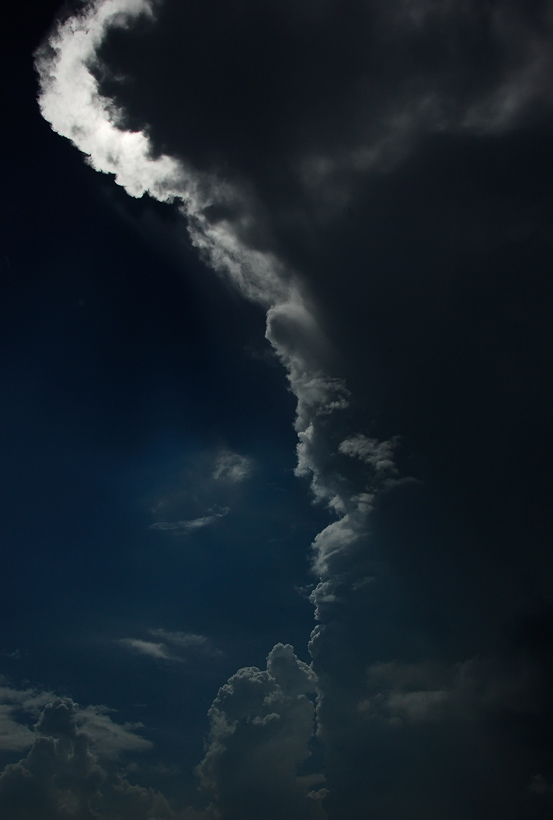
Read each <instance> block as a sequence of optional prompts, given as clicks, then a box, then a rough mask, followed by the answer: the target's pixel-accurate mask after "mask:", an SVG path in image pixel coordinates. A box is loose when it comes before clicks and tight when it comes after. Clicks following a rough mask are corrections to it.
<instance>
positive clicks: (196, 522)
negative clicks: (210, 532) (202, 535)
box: [150, 507, 230, 535]
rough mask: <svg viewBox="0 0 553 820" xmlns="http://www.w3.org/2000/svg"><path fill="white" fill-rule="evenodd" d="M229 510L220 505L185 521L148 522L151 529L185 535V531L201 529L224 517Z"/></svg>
mask: <svg viewBox="0 0 553 820" xmlns="http://www.w3.org/2000/svg"><path fill="white" fill-rule="evenodd" d="M229 512H230V507H222V508H221V509H220V510H217V512H213V513H211V514H210V515H203V516H201V517H200V518H191V519H188V520H186V521H158V522H157V523H156V524H150V529H151V530H158V531H159V532H172V533H174V534H175V535H186V534H187V533H190V532H194V531H195V530H201V529H203V528H204V527H209V526H211V524H215V522H216V521H218V519H219V518H224V517H225V515H228V514H229Z"/></svg>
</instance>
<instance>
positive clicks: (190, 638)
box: [149, 629, 223, 657]
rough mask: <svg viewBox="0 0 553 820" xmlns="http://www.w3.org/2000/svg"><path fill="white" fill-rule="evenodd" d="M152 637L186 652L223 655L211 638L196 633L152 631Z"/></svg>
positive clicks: (214, 655)
mask: <svg viewBox="0 0 553 820" xmlns="http://www.w3.org/2000/svg"><path fill="white" fill-rule="evenodd" d="M149 633H150V635H152V636H153V637H155V638H161V639H162V640H163V641H164V642H165V643H166V644H167V643H168V644H170V645H171V646H174V647H177V648H178V649H180V650H182V651H184V652H193V653H196V654H200V655H208V656H213V657H217V656H219V655H222V654H223V653H222V652H221V650H220V649H218V648H217V647H216V646H214V645H213V641H212V640H211V638H208V637H206V636H205V635H197V634H196V633H194V632H168V631H167V630H165V629H150V630H149Z"/></svg>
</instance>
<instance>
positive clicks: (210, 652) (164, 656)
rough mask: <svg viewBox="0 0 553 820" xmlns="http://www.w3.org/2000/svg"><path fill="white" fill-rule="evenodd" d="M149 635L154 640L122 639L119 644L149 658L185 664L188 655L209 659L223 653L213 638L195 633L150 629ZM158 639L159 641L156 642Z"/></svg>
mask: <svg viewBox="0 0 553 820" xmlns="http://www.w3.org/2000/svg"><path fill="white" fill-rule="evenodd" d="M148 635H150V636H151V638H153V639H154V640H143V639H141V638H120V639H119V640H118V641H117V643H118V644H119V645H120V646H124V647H125V648H126V649H130V650H131V651H132V652H136V653H138V654H139V655H145V656H146V657H148V658H152V659H154V660H162V661H177V662H178V663H183V662H184V660H185V656H186V655H190V654H193V655H195V656H198V655H203V656H204V657H208V658H217V657H221V656H222V655H223V654H224V653H223V652H221V650H220V649H218V648H217V647H216V646H215V645H214V644H213V641H212V640H211V638H208V637H206V636H205V635H198V634H196V633H194V632H169V631H168V630H166V629H149V630H148ZM156 639H157V640H156Z"/></svg>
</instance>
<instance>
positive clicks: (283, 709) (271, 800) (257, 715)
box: [198, 644, 325, 820]
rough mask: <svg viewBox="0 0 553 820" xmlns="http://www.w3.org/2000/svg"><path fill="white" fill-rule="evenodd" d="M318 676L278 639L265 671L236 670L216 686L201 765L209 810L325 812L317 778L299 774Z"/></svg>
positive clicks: (246, 814)
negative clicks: (222, 683) (210, 808)
mask: <svg viewBox="0 0 553 820" xmlns="http://www.w3.org/2000/svg"><path fill="white" fill-rule="evenodd" d="M315 686H316V681H315V677H314V675H313V672H312V670H311V668H310V667H309V666H307V664H305V663H303V662H302V661H300V660H298V659H297V657H296V656H295V655H294V651H293V648H292V647H291V646H289V645H283V644H277V645H276V646H275V647H274V648H273V649H272V650H271V652H270V653H269V656H268V658H267V668H266V670H260V669H258V668H257V667H247V668H245V669H240V670H239V671H238V672H237V673H236V674H235V675H233V676H232V677H231V678H230V679H229V681H228V683H226V684H225V685H224V686H223V687H221V689H220V690H219V693H218V695H217V697H216V698H215V700H214V702H213V705H212V707H211V709H210V711H209V717H210V723H211V731H210V735H209V739H208V744H207V751H206V754H205V757H204V759H203V761H202V762H201V764H200V765H199V767H198V772H199V776H200V779H201V783H202V787H203V789H204V790H205V791H206V792H207V793H209V794H211V795H212V796H213V802H212V806H211V807H212V810H213V811H214V812H215V813H216V814H217V813H218V812H221V816H224V817H229V818H238V817H240V818H242V820H248V818H252V820H253V818H259V817H263V818H266V820H272V818H275V820H277V818H278V819H279V820H280V818H282V817H290V818H297V819H298V820H307V818H324V817H325V814H324V812H323V810H322V805H321V800H320V798H321V797H322V796H323V795H322V794H319V791H318V790H317V789H314V788H311V787H312V786H314V785H321V784H322V782H323V781H324V778H322V776H321V775H320V774H319V775H311V777H305V778H303V779H302V778H301V777H300V776H298V775H299V769H300V767H301V766H302V764H305V762H306V761H308V759H309V757H310V754H311V752H310V748H309V747H310V743H311V741H312V738H313V729H314V725H313V719H314V706H313V702H312V700H311V698H310V695H312V694H313V693H314V691H315Z"/></svg>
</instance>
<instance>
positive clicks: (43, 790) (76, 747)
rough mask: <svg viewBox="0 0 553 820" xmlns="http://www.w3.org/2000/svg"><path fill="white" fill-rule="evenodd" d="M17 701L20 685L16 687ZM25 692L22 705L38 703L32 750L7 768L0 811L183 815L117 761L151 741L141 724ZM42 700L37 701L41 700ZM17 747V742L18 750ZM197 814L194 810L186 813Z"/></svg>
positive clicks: (75, 817) (13, 819)
mask: <svg viewBox="0 0 553 820" xmlns="http://www.w3.org/2000/svg"><path fill="white" fill-rule="evenodd" d="M11 692H12V695H11V699H12V701H15V700H16V698H17V694H18V690H11ZM30 694H31V693H30V692H29V690H25V691H21V692H19V695H20V696H21V697H20V702H21V704H22V706H23V707H24V708H25V709H27V710H29V711H30V712H33V711H35V709H37V710H38V720H37V721H36V722H35V723H34V724H33V725H32V727H31V728H30V729H29V731H30V734H31V736H32V737H31V741H30V742H29V743H27V744H26V745H27V747H29V751H28V753H27V755H26V756H25V757H23V758H22V759H21V760H20V761H19V762H17V763H13V764H9V765H8V766H6V768H5V769H4V770H3V772H2V774H1V775H0V812H1V814H2V817H4V818H6V820H23V818H25V820H27V818H29V817H41V818H45V820H59V818H61V817H64V818H71V820H85V818H86V820H92V818H102V820H111V819H112V818H113V820H115V818H118V819H119V818H120V819H121V820H123V818H129V820H130V818H134V820H137V819H138V818H143V820H148V818H152V817H159V818H164V819H165V818H167V819H169V818H171V820H173V818H176V817H177V815H176V814H175V812H173V810H172V809H171V807H170V806H169V804H168V802H167V801H166V800H165V798H164V797H163V796H162V795H160V794H159V793H157V792H154V791H153V790H151V789H145V788H142V787H139V786H134V785H132V784H131V783H129V782H128V781H127V780H126V779H125V778H124V777H123V776H122V775H121V774H120V772H119V770H118V767H117V765H116V762H117V759H118V758H119V757H120V755H121V754H124V753H128V752H140V751H144V750H146V749H149V748H150V747H151V744H150V742H149V741H146V740H145V739H144V738H142V737H140V735H138V734H136V728H139V727H136V726H133V725H130V724H117V723H115V722H114V721H112V720H111V718H110V717H109V714H108V711H107V710H106V709H105V708H103V707H95V706H89V707H87V708H85V709H81V708H80V707H79V706H78V704H76V703H75V702H74V701H72V700H71V699H70V698H55V697H54V698H52V699H50V700H48V701H47V702H46V703H45V704H44V702H43V701H44V699H45V697H46V695H43V694H40V693H34V694H33V695H32V696H31V697H29V695H30ZM39 702H40V703H41V704H42V705H41V707H40V708H38V703H39ZM14 750H15V749H14ZM182 816H183V818H184V817H188V816H190V817H193V816H194V815H193V814H190V815H182Z"/></svg>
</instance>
